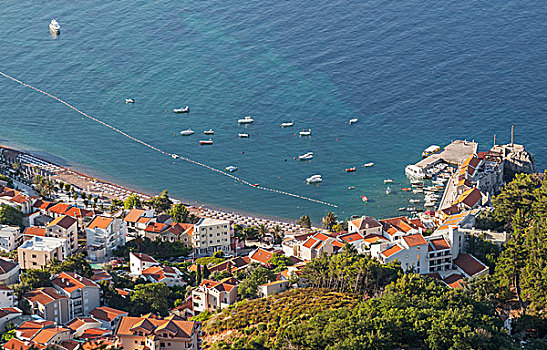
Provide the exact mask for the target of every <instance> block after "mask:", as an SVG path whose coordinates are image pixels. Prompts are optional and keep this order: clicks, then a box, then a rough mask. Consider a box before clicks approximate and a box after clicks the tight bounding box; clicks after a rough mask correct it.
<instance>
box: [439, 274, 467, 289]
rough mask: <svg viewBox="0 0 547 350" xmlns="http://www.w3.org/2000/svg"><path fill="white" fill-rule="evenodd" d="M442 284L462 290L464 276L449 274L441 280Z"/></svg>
mask: <svg viewBox="0 0 547 350" xmlns="http://www.w3.org/2000/svg"><path fill="white" fill-rule="evenodd" d="M443 282H444V283H446V284H448V285H449V286H450V287H451V288H454V289H462V288H463V287H464V285H465V282H464V276H463V275H460V274H458V273H453V274H451V275H450V276H448V277H446V278H445V279H443Z"/></svg>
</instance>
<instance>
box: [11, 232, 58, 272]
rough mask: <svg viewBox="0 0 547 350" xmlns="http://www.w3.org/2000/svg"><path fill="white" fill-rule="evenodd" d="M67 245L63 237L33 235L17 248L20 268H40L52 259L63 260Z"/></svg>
mask: <svg viewBox="0 0 547 350" xmlns="http://www.w3.org/2000/svg"><path fill="white" fill-rule="evenodd" d="M68 254H69V246H68V244H67V240H66V239H65V238H55V237H39V236H34V237H32V238H31V239H29V240H27V241H25V242H24V243H23V244H22V245H21V246H20V247H19V248H17V256H18V261H19V264H20V265H21V269H23V270H26V269H41V268H42V267H45V266H47V265H48V264H49V262H50V261H51V260H53V259H57V260H59V261H63V260H65V258H66V257H67V256H68Z"/></svg>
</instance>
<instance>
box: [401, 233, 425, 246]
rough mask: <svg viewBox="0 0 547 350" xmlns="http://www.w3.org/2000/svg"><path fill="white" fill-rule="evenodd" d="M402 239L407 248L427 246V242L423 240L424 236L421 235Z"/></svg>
mask: <svg viewBox="0 0 547 350" xmlns="http://www.w3.org/2000/svg"><path fill="white" fill-rule="evenodd" d="M403 239H404V240H405V242H406V244H408V246H409V247H415V246H419V245H426V244H427V242H426V241H425V239H424V236H422V234H421V233H418V234H415V235H408V236H403Z"/></svg>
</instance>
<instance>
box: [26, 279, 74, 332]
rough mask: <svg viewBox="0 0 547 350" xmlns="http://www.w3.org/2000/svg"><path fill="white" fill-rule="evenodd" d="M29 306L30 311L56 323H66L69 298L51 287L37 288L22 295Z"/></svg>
mask: <svg viewBox="0 0 547 350" xmlns="http://www.w3.org/2000/svg"><path fill="white" fill-rule="evenodd" d="M23 298H24V299H26V300H28V302H29V303H30V306H31V310H32V313H33V314H34V315H38V316H40V317H41V318H43V319H44V320H48V321H53V322H55V323H57V324H64V323H66V322H67V321H68V320H69V319H70V318H71V317H70V315H69V299H68V298H67V297H66V296H64V295H61V294H59V293H58V292H57V291H56V290H55V289H53V288H51V287H46V288H38V289H35V290H32V291H30V292H28V293H25V294H24V295H23Z"/></svg>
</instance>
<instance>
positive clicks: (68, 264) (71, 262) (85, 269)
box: [49, 253, 93, 278]
mask: <svg viewBox="0 0 547 350" xmlns="http://www.w3.org/2000/svg"><path fill="white" fill-rule="evenodd" d="M49 271H50V272H51V273H53V274H57V273H61V272H74V273H77V274H78V275H80V276H83V277H87V278H90V277H91V276H93V268H92V267H91V265H90V264H89V262H88V261H87V260H86V259H85V256H84V254H83V253H80V254H76V255H70V256H69V257H67V258H66V259H65V260H63V261H58V260H52V261H51V263H50V267H49Z"/></svg>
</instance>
